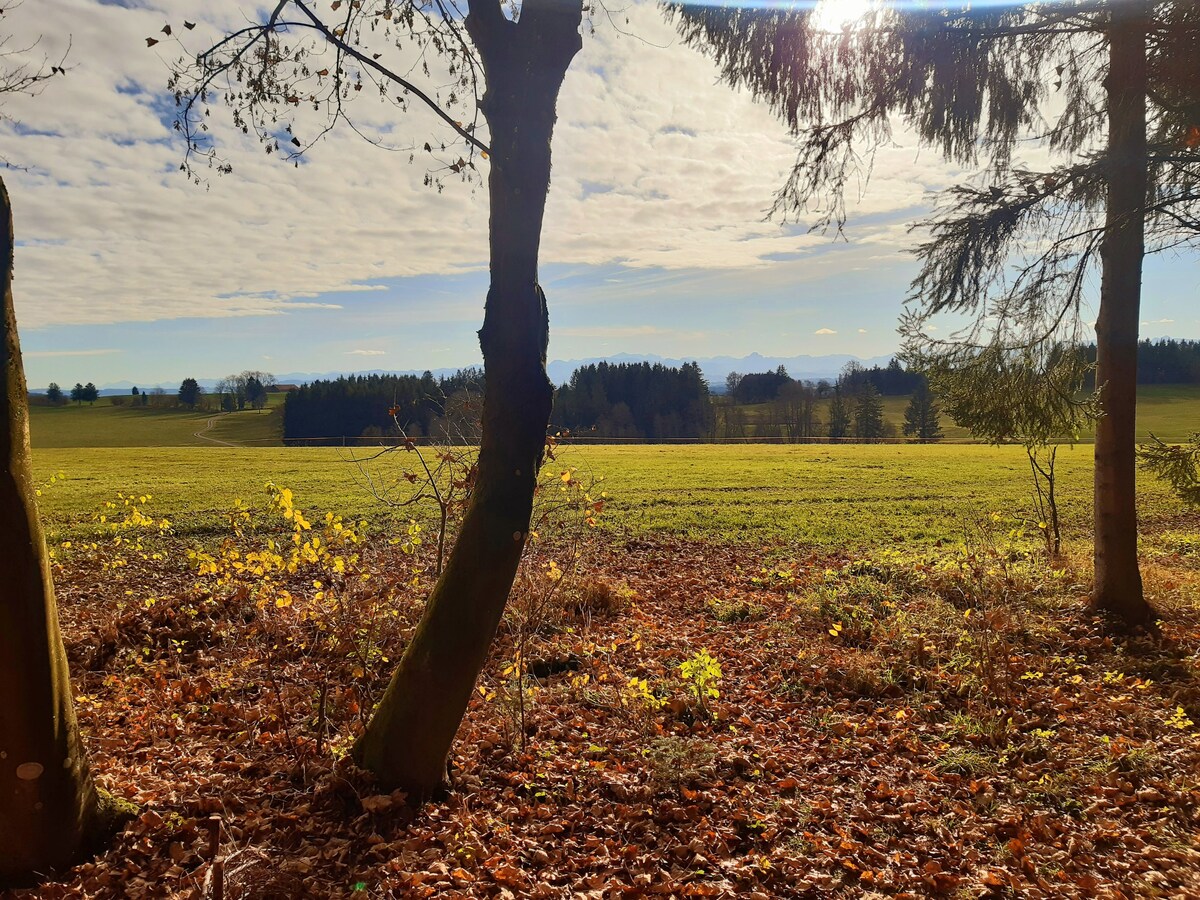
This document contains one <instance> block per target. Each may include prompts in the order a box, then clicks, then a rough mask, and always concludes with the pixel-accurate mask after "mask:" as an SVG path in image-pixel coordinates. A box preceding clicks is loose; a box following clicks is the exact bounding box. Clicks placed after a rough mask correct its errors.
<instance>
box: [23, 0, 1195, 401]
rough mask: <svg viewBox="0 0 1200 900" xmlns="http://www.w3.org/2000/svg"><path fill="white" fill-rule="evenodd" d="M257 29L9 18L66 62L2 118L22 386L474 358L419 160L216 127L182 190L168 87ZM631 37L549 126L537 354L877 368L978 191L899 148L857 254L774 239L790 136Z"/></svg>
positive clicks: (450, 219) (217, 12) (583, 77)
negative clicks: (287, 158)
mask: <svg viewBox="0 0 1200 900" xmlns="http://www.w3.org/2000/svg"><path fill="white" fill-rule="evenodd" d="M857 2H858V0H854V2H852V3H851V4H850V5H851V6H854V5H856V3H857ZM246 5H247V4H245V3H243V2H239V0H209V2H205V3H201V2H198V0H142V2H132V0H131V2H128V3H124V4H121V5H114V4H112V3H102V2H100V0H36V2H32V0H30V2H26V3H25V4H23V5H22V6H20V7H18V8H16V9H15V10H14V11H13V12H12V13H11V14H10V16H9V17H8V20H10V21H9V27H10V29H11V30H12V32H13V33H14V34H15V35H18V36H19V37H21V38H22V39H23V40H22V44H21V46H26V45H27V44H29V43H31V42H32V39H33V38H34V37H37V36H38V35H41V36H42V40H41V42H40V43H39V44H38V45H37V46H36V47H34V48H33V49H32V51H31V53H30V54H29V55H30V58H31V59H33V60H34V61H37V60H40V59H41V58H43V57H51V58H54V59H55V60H57V57H58V56H59V55H61V53H62V52H63V51H64V50H65V48H66V46H67V43H68V41H69V42H70V45H71V50H70V54H69V56H68V64H69V65H70V66H71V71H70V72H69V74H68V75H67V76H66V77H65V78H61V79H55V80H53V81H52V82H50V83H49V84H48V85H47V87H46V89H45V91H44V92H43V93H42V95H41V96H40V97H37V98H31V99H27V98H17V99H15V100H13V101H11V102H9V104H8V105H7V106H6V108H5V113H6V115H8V116H11V117H12V118H13V119H14V120H15V121H9V122H5V123H4V124H3V125H0V143H2V144H3V154H4V156H5V157H7V158H8V159H10V160H13V161H14V162H17V163H19V164H21V165H23V166H26V167H27V169H26V170H24V171H10V172H9V173H7V174H6V175H5V180H6V182H7V184H8V186H9V190H10V192H11V194H12V198H13V205H14V214H15V221H16V229H17V236H18V241H19V246H18V250H17V261H16V276H17V278H16V283H15V289H16V295H17V310H18V317H19V323H20V327H21V338H22V343H23V347H24V349H25V353H26V370H27V375H28V378H29V381H30V384H31V385H33V386H44V385H45V384H46V383H48V382H49V381H51V380H53V381H57V382H59V383H61V384H73V383H74V382H76V381H94V382H96V383H97V384H104V383H108V382H117V381H133V382H135V383H139V384H152V383H163V384H171V383H173V382H177V381H179V380H181V379H182V378H184V377H188V376H194V377H198V378H202V379H206V378H216V377H220V376H221V375H223V374H226V373H228V372H232V371H239V370H241V369H247V368H250V369H265V370H268V371H274V372H279V373H284V372H295V371H306V372H323V371H334V370H354V369H368V368H384V369H421V368H427V367H428V368H439V367H447V366H458V365H471V364H474V363H476V362H477V361H478V359H479V356H478V349H477V345H476V341H475V331H476V329H477V328H478V327H479V323H480V319H481V316H482V309H483V298H484V295H485V293H486V246H487V245H486V222H487V210H486V203H485V200H484V195H483V192H482V191H481V190H479V188H478V186H477V185H470V184H457V183H452V184H450V185H448V186H447V188H446V190H445V191H444V192H443V193H442V194H441V195H439V194H437V193H436V192H434V191H430V190H428V189H426V188H423V187H422V186H421V183H422V181H423V178H424V175H425V172H426V168H425V164H424V162H423V160H422V159H421V158H418V160H417V162H416V163H415V164H409V162H408V154H407V153H404V152H401V153H388V152H385V151H381V150H378V149H376V148H373V147H371V146H369V145H367V144H366V143H365V142H364V141H362V140H361V139H360V138H358V137H356V136H355V135H353V134H352V133H350V132H349V131H338V132H335V133H333V134H332V135H330V136H329V137H327V138H326V139H325V140H324V141H322V142H321V143H319V144H318V145H317V146H316V147H315V148H314V149H313V150H312V151H311V152H310V155H309V157H308V159H307V162H306V164H305V165H304V166H302V167H300V168H299V169H296V168H293V167H292V166H290V165H286V164H282V163H280V161H278V160H277V159H274V158H269V157H267V156H266V155H265V154H263V152H262V150H261V148H259V147H258V145H257V143H256V142H254V141H253V140H250V139H245V138H243V137H241V136H240V135H238V134H236V133H233V132H232V131H231V130H230V129H229V128H228V127H226V126H225V125H223V124H222V123H221V122H214V124H215V125H216V127H217V134H218V137H219V139H220V140H221V141H222V146H223V147H224V148H225V150H226V156H227V157H228V159H229V160H230V162H232V164H233V165H234V172H233V174H232V175H228V176H224V177H214V178H212V179H211V180H210V182H209V183H208V184H207V185H204V186H196V185H192V184H189V183H188V182H187V181H186V179H184V178H183V177H182V175H181V174H180V173H179V172H178V166H179V162H180V160H181V158H182V151H183V148H182V146H181V145H180V144H179V143H178V142H177V141H176V140H175V139H174V136H173V134H172V132H171V129H170V115H171V108H172V107H171V103H170V100H169V98H167V97H166V95H165V85H166V79H167V72H168V64H169V63H170V61H171V60H172V59H174V58H175V57H176V56H178V55H180V53H181V52H183V50H184V47H186V49H187V50H191V51H194V50H197V49H201V48H202V47H203V46H204V45H205V41H206V40H211V39H212V38H213V36H214V35H216V34H217V33H218V32H219V30H220V29H222V28H226V27H229V26H230V25H232V24H234V23H237V22H238V21H241V19H240V18H239V12H240V10H241V9H243V8H245V7H246ZM629 15H630V24H629V26H628V27H627V28H626V27H624V26H622V31H627V32H628V33H620V32H618V31H617V30H616V29H614V28H613V27H611V26H610V25H609V24H608V23H607V22H605V21H599V20H598V21H597V22H596V23H595V24H596V33H595V34H594V35H592V34H589V35H587V36H586V37H585V42H584V43H585V47H584V51H583V52H582V53H581V54H580V56H579V57H577V58H576V61H575V63H574V65H573V66H572V70H571V72H570V73H569V74H568V77H567V82H566V84H565V85H564V89H563V95H562V98H561V101H560V106H559V123H558V128H557V131H556V137H555V144H554V154H555V169H554V179H553V185H552V188H551V194H550V200H549V205H548V209H547V217H546V228H545V232H544V242H543V253H542V262H543V267H542V280H543V283H544V286H545V288H546V292H547V295H548V298H549V301H550V305H551V325H552V337H551V347H550V353H551V356H552V357H554V358H559V359H574V358H584V357H594V356H602V355H606V354H616V353H621V352H629V353H655V354H660V355H663V356H671V357H705V356H716V355H731V356H742V355H745V354H748V353H751V352H759V353H762V354H764V355H798V354H823V353H852V354H856V355H859V356H862V357H870V356H877V355H881V354H886V353H889V352H892V351H893V350H894V349H895V348H896V346H897V338H896V335H895V325H896V319H897V317H898V315H899V314H900V312H901V309H902V302H903V299H904V297H905V294H906V292H907V285H908V282H909V280H910V279H911V277H912V275H913V274H914V272H915V263H914V261H913V260H912V259H911V258H910V257H909V256H908V255H907V254H906V252H905V251H906V249H907V248H908V247H909V246H911V244H912V241H913V238H912V237H911V236H910V235H908V234H907V233H906V226H907V225H908V223H910V222H912V221H914V220H916V219H919V218H921V217H922V216H923V215H924V214H925V213H926V212H927V211H928V209H929V205H930V198H931V193H930V192H931V191H935V190H937V189H938V188H941V187H944V186H946V185H948V184H951V183H954V182H955V181H958V180H961V179H962V178H965V177H970V176H971V175H972V173H971V172H964V171H961V170H954V169H951V168H950V167H948V166H946V165H944V164H943V163H942V162H941V161H940V160H939V159H938V158H937V156H936V155H935V154H933V153H931V152H929V151H921V150H919V149H918V148H917V147H916V146H915V142H913V141H910V140H906V138H905V136H904V134H903V133H900V134H898V136H897V143H896V146H895V147H891V148H888V149H886V150H884V151H883V152H882V153H881V154H880V156H879V158H878V159H877V161H876V164H875V167H874V174H873V176H872V180H871V183H870V184H869V185H868V186H866V188H865V190H864V191H863V192H862V194H861V198H860V199H859V200H858V202H857V203H855V204H853V205H852V206H851V210H850V212H851V223H850V227H849V228H848V229H847V232H846V240H844V241H838V240H834V239H833V238H832V237H831V236H829V235H820V234H808V233H807V232H806V229H805V228H803V227H796V226H782V225H780V224H779V223H775V222H767V221H764V220H763V212H764V210H765V208H766V207H767V206H768V205H769V203H770V200H771V196H772V192H773V191H774V189H775V188H776V187H778V186H779V185H780V184H781V182H782V178H783V175H784V173H785V171H786V169H787V167H788V166H789V164H790V162H791V159H792V151H791V146H790V143H789V141H788V138H787V136H786V134H784V132H783V130H782V129H781V128H780V126H779V125H778V123H776V122H775V121H774V120H773V119H772V118H771V116H770V115H769V114H768V113H767V111H766V110H765V109H764V108H762V107H761V106H759V105H757V104H755V103H753V102H752V101H751V99H750V98H749V97H747V96H745V95H744V94H738V93H735V92H732V91H730V90H729V89H728V88H726V87H724V86H722V85H720V84H718V83H717V80H716V74H715V70H714V69H713V67H712V65H711V64H710V63H709V62H707V61H706V60H704V59H703V58H701V57H700V56H698V55H697V54H695V53H694V52H693V51H691V50H689V49H687V48H684V47H681V46H679V44H678V42H677V41H675V39H674V35H673V32H672V30H671V29H670V28H669V27H668V26H667V25H666V24H665V23H664V22H663V21H662V19H661V16H660V15H659V14H658V13H657V12H656V11H655V10H654V8H653V7H652V6H644V5H635V6H633V7H631V8H630V12H629ZM184 18H187V19H189V20H192V21H196V22H198V23H199V24H198V27H197V28H196V29H195V31H194V32H187V33H185V34H184V38H185V40H186V44H185V45H184V46H183V47H181V46H180V45H177V44H175V43H173V42H171V41H164V42H163V43H161V44H159V45H158V46H156V47H155V48H152V49H151V48H147V47H146V43H145V38H146V37H150V36H154V35H158V36H160V37H161V34H160V29H161V28H162V26H163V25H164V24H166V23H169V22H172V23H175V25H176V31H177V32H178V31H179V28H178V25H179V24H180V23H181V22H182V20H183V19H184ZM631 35H633V36H631ZM364 93H365V92H364ZM361 106H362V109H361V110H360V111H359V112H357V113H356V115H357V116H358V119H359V124H360V125H361V126H362V127H363V128H365V129H368V130H371V129H373V130H375V131H377V132H378V133H384V134H387V135H388V136H389V137H393V138H394V139H395V140H396V141H397V142H399V144H400V145H401V146H404V145H406V144H407V143H412V144H415V145H416V146H418V147H419V146H420V145H421V144H422V143H423V142H424V141H425V140H426V139H429V138H434V139H436V140H443V139H445V134H444V133H442V132H439V131H438V127H437V123H436V122H435V121H434V120H433V117H432V116H431V115H428V114H425V113H423V112H421V111H419V110H418V111H414V112H413V113H412V114H410V115H409V116H408V117H407V118H406V119H405V120H403V121H396V119H395V117H394V116H393V115H392V114H391V112H390V111H389V108H386V107H381V106H379V105H378V104H374V105H372V104H361ZM310 126H311V130H315V127H316V126H315V123H307V122H304V121H300V122H298V123H297V127H298V129H303V128H307V127H310ZM481 165H483V166H486V163H481ZM1195 263H1196V260H1195V258H1194V256H1191V255H1183V256H1179V257H1175V258H1170V259H1163V260H1155V261H1152V262H1151V263H1150V264H1149V265H1148V267H1147V277H1146V298H1145V303H1144V316H1143V318H1144V319H1145V320H1146V321H1145V324H1144V325H1143V334H1145V335H1146V336H1151V337H1153V336H1159V335H1163V334H1169V335H1173V336H1176V337H1193V338H1194V337H1200V315H1198V313H1197V307H1196V304H1195V299H1196V295H1197V289H1198V287H1200V274H1198V272H1197V267H1196V264H1195Z"/></svg>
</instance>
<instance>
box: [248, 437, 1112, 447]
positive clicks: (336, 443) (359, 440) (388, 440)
mask: <svg viewBox="0 0 1200 900" xmlns="http://www.w3.org/2000/svg"><path fill="white" fill-rule="evenodd" d="M549 437H554V438H555V440H557V441H559V442H560V443H562V444H568V445H580V444H590V445H614V446H621V445H645V446H654V445H669V446H671V445H688V444H714V445H719V444H730V445H735V446H737V445H748V444H781V445H787V444H814V445H820V444H825V445H830V446H832V445H839V444H840V445H846V444H864V445H865V444H922V443H923V444H928V445H932V444H950V445H965V446H986V445H987V444H988V442H987V441H981V440H978V439H975V438H939V439H938V440H936V441H918V440H916V439H914V438H906V437H887V438H873V439H870V440H866V439H862V438H852V437H848V438H829V437H801V438H786V437H767V436H762V437H740V438H739V437H682V438H640V437H597V436H594V435H574V434H572V435H561V436H560V435H549ZM408 442H409V443H412V444H413V445H415V446H418V447H438V446H443V447H444V446H473V445H468V444H465V443H463V442H461V441H450V442H447V441H446V440H444V439H442V438H438V437H429V436H422V437H413V438H409V439H408ZM240 443H241V444H243V445H248V444H271V445H274V446H278V445H279V444H278V442H277V440H276V439H271V438H260V439H257V440H252V441H241V442H240ZM405 443H406V440H405V438H401V437H361V436H359V437H353V436H350V435H330V436H327V437H314V438H283V445H284V446H286V447H304V446H313V447H403V446H404V445H405ZM1004 443H1006V444H1009V445H1012V446H1020V442H1018V441H1006V442H1004ZM1062 443H1064V444H1066V443H1072V442H1069V441H1063V442H1062ZM1073 443H1075V444H1090V443H1091V441H1090V440H1086V439H1085V440H1078V441H1074V442H1073Z"/></svg>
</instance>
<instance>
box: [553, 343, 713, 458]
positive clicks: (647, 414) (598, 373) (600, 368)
mask: <svg viewBox="0 0 1200 900" xmlns="http://www.w3.org/2000/svg"><path fill="white" fill-rule="evenodd" d="M711 423H712V410H711V404H710V403H709V392H708V382H706V381H705V380H704V376H703V374H701V372H700V366H698V365H697V364H696V363H684V364H683V365H682V366H680V367H679V368H677V369H676V368H670V367H667V366H663V365H661V364H658V363H655V364H653V365H651V364H650V363H620V364H617V365H613V364H610V363H603V362H602V363H596V364H594V365H590V366H584V367H583V368H581V369H576V370H575V373H574V374H573V375H572V376H571V381H570V383H568V384H564V385H563V386H562V387H560V388H559V390H558V393H557V394H556V395H555V397H554V412H553V413H552V415H551V418H550V424H551V427H552V428H556V429H558V430H561V431H572V432H576V433H580V432H588V433H592V434H595V435H597V436H600V437H611V438H649V439H663V438H688V437H702V436H704V435H707V434H708V433H709V431H710V428H711Z"/></svg>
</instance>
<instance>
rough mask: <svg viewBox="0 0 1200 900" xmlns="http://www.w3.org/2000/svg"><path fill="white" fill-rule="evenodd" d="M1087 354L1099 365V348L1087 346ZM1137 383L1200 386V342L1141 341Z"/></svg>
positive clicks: (1085, 349)
mask: <svg viewBox="0 0 1200 900" xmlns="http://www.w3.org/2000/svg"><path fill="white" fill-rule="evenodd" d="M1083 352H1084V353H1085V354H1087V359H1088V362H1091V363H1094V362H1095V361H1096V345H1095V344H1089V345H1087V346H1086V347H1084V348H1083ZM1137 380H1138V384H1198V383H1200V341H1177V340H1175V339H1173V338H1165V339H1163V340H1160V341H1150V340H1143V341H1139V342H1138V379H1137ZM1089 386H1090V385H1089Z"/></svg>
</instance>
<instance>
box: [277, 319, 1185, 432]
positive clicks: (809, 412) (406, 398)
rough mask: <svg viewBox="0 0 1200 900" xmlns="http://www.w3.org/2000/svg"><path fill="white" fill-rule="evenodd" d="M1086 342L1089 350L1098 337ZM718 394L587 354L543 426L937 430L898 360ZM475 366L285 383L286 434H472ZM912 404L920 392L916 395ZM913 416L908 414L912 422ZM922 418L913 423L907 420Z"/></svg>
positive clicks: (1165, 354) (672, 374) (1160, 363)
mask: <svg viewBox="0 0 1200 900" xmlns="http://www.w3.org/2000/svg"><path fill="white" fill-rule="evenodd" d="M1082 352H1083V353H1084V354H1085V355H1086V356H1087V358H1088V359H1089V360H1090V361H1094V360H1095V352H1096V351H1095V347H1094V346H1085V347H1083V348H1082ZM1138 365H1139V373H1138V381H1139V382H1140V383H1141V384H1194V383H1198V382H1200V341H1189V340H1182V341H1180V340H1163V341H1156V342H1155V341H1142V342H1141V343H1140V344H1139V355H1138ZM723 387H724V388H725V393H724V394H716V393H715V392H711V391H710V389H709V385H708V383H707V382H706V381H705V379H704V375H703V373H702V372H701V370H700V367H699V365H697V364H696V363H685V364H684V365H682V366H680V367H678V368H676V367H671V366H664V365H662V364H660V363H604V362H601V363H595V364H592V365H587V366H584V367H582V368H580V369H577V370H576V371H575V372H574V374H572V376H571V380H570V381H569V382H568V383H567V384H564V385H562V386H560V387H559V389H558V391H557V393H556V395H555V399H554V412H553V415H552V417H551V428H552V429H554V430H556V431H560V432H570V433H573V434H575V435H576V436H580V437H595V438H608V439H614V440H650V441H655V440H679V439H694V440H711V439H734V440H736V439H772V440H785V441H795V440H813V439H817V440H819V439H833V440H863V441H872V440H880V439H886V438H893V437H899V436H901V435H902V434H903V435H906V436H914V437H916V438H919V439H923V440H936V439H937V438H938V437H939V436H940V428H939V426H938V415H939V414H938V411H937V407H936V398H933V399H931V398H930V397H929V392H928V390H926V388H927V384H926V381H925V376H924V375H922V374H921V373H920V372H917V371H914V370H911V369H907V368H905V366H903V365H902V364H901V363H900V362H899V361H898V360H895V359H893V360H891V361H890V362H889V363H888V364H887V365H886V366H872V367H870V368H865V367H863V366H861V365H859V364H857V363H849V364H848V365H847V366H846V367H845V368H844V369H843V370H842V372H841V374H840V375H838V376H837V378H832V379H821V380H818V381H815V382H814V381H799V380H796V379H793V378H791V377H790V376H789V375H788V373H787V372H786V371H785V370H784V369H783V367H782V366H781V367H780V368H778V369H775V370H774V371H770V372H750V373H745V374H742V373H737V372H733V373H730V375H729V377H728V378H727V379H726V381H725V384H724V385H723ZM482 396H483V373H482V371H480V370H479V369H474V368H472V369H462V370H460V371H458V372H456V373H455V374H454V375H451V376H448V377H442V378H435V377H434V376H433V375H432V374H430V373H429V372H426V373H425V374H424V375H421V376H419V377H418V376H415V375H370V376H352V377H342V378H338V379H337V380H335V381H315V382H313V383H311V384H308V385H305V386H304V387H301V388H300V389H298V390H296V391H294V392H292V393H290V394H289V395H288V397H287V401H286V404H285V406H284V440H285V441H287V442H297V443H299V442H303V443H337V442H340V441H342V440H343V436H345V437H348V438H367V439H371V438H398V437H400V436H401V435H402V434H403V435H405V436H407V437H410V438H419V437H420V438H423V437H431V438H434V439H437V440H443V441H450V442H453V441H456V440H468V441H469V440H475V439H476V438H477V436H478V429H479V412H480V406H479V404H480V400H481V398H482ZM882 396H893V397H895V396H902V397H910V398H916V397H920V398H922V399H921V400H920V402H921V403H923V404H925V406H924V407H922V408H921V409H917V408H915V407H910V409H909V410H907V411H906V414H905V415H906V418H905V422H903V423H901V422H893V421H888V420H887V419H886V418H885V417H884V415H883V411H882V410H883V407H882V403H881V401H880V400H879V398H880V397H882ZM914 402H916V401H914ZM910 414H911V417H912V418H911V420H910ZM918 419H919V420H920V421H922V422H925V423H926V424H925V425H923V426H921V427H920V428H919V429H918V430H914V429H915V428H916V426H913V424H912V422H913V421H917V420H918Z"/></svg>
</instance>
